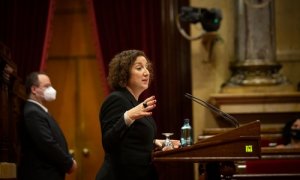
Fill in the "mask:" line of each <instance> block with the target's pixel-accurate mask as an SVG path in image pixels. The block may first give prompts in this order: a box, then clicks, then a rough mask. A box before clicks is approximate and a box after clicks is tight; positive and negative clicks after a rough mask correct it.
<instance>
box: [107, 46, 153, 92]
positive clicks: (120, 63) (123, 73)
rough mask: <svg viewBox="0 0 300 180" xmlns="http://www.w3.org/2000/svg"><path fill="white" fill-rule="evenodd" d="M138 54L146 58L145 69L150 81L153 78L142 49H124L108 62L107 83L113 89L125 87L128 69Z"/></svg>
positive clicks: (148, 61) (128, 76) (149, 64)
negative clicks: (147, 71)
mask: <svg viewBox="0 0 300 180" xmlns="http://www.w3.org/2000/svg"><path fill="white" fill-rule="evenodd" d="M139 56H144V57H145V58H146V60H147V63H148V64H147V69H148V70H149V73H150V82H151V80H152V78H153V75H152V66H151V62H150V60H149V59H148V58H147V57H146V55H145V53H144V52H143V51H139V50H126V51H122V52H121V53H119V54H117V55H115V56H114V58H113V59H112V60H111V61H110V63H109V71H108V77H107V80H108V84H109V86H110V87H111V88H112V89H114V90H117V89H122V88H124V87H126V85H127V82H128V80H129V78H130V70H131V67H132V66H133V64H134V62H135V60H136V59H137V57H139Z"/></svg>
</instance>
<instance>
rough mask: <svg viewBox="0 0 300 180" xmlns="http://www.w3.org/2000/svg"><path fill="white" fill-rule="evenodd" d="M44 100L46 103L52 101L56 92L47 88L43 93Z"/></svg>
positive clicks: (51, 88) (50, 87)
mask: <svg viewBox="0 0 300 180" xmlns="http://www.w3.org/2000/svg"><path fill="white" fill-rule="evenodd" d="M44 98H45V100H46V101H54V100H55V99H56V90H55V89H54V88H53V87H52V86H49V87H47V88H46V89H45V91H44Z"/></svg>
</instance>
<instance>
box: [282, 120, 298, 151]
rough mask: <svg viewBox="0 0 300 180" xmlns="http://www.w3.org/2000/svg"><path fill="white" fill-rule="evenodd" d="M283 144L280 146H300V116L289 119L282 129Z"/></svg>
mask: <svg viewBox="0 0 300 180" xmlns="http://www.w3.org/2000/svg"><path fill="white" fill-rule="evenodd" d="M282 138H283V144H280V145H278V146H277V147H278V148H282V147H288V148H300V118H297V119H295V120H292V121H289V122H287V123H286V125H285V126H284V128H283V131H282Z"/></svg>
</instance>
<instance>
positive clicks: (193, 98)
mask: <svg viewBox="0 0 300 180" xmlns="http://www.w3.org/2000/svg"><path fill="white" fill-rule="evenodd" d="M184 96H185V97H186V98H188V99H191V100H192V101H194V102H196V103H198V104H200V105H202V106H204V107H206V108H208V109H209V110H210V111H212V112H214V113H215V114H217V115H219V116H221V117H222V118H224V119H226V120H227V121H229V122H230V123H231V124H233V125H234V126H235V127H239V126H240V124H239V122H238V120H237V119H235V118H234V117H232V116H230V115H229V114H227V113H225V112H223V111H221V110H220V109H218V108H216V107H215V106H213V105H211V104H209V103H208V102H206V101H203V100H201V99H199V98H196V97H194V96H192V95H191V94H189V93H185V94H184Z"/></svg>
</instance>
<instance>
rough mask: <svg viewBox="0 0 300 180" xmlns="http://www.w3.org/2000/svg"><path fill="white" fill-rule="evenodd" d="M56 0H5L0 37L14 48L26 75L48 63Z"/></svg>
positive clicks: (0, 7) (19, 67)
mask: <svg viewBox="0 0 300 180" xmlns="http://www.w3.org/2000/svg"><path fill="white" fill-rule="evenodd" d="M54 2H55V0H42V1H41V0H27V1H19V0H1V1H0V24H1V28H0V41H1V42H2V43H3V44H5V45H6V46H7V47H8V48H9V49H10V51H11V55H12V58H11V60H12V61H13V62H14V63H15V64H16V65H17V71H18V72H17V74H18V75H19V76H20V77H21V78H22V79H24V78H25V77H26V76H27V74H28V73H30V72H31V71H38V70H40V68H41V65H43V66H44V62H45V59H46V57H47V47H48V43H49V42H48V41H49V35H50V32H51V31H50V30H51V28H50V25H51V19H52V16H53V10H54V8H53V7H54Z"/></svg>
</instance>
